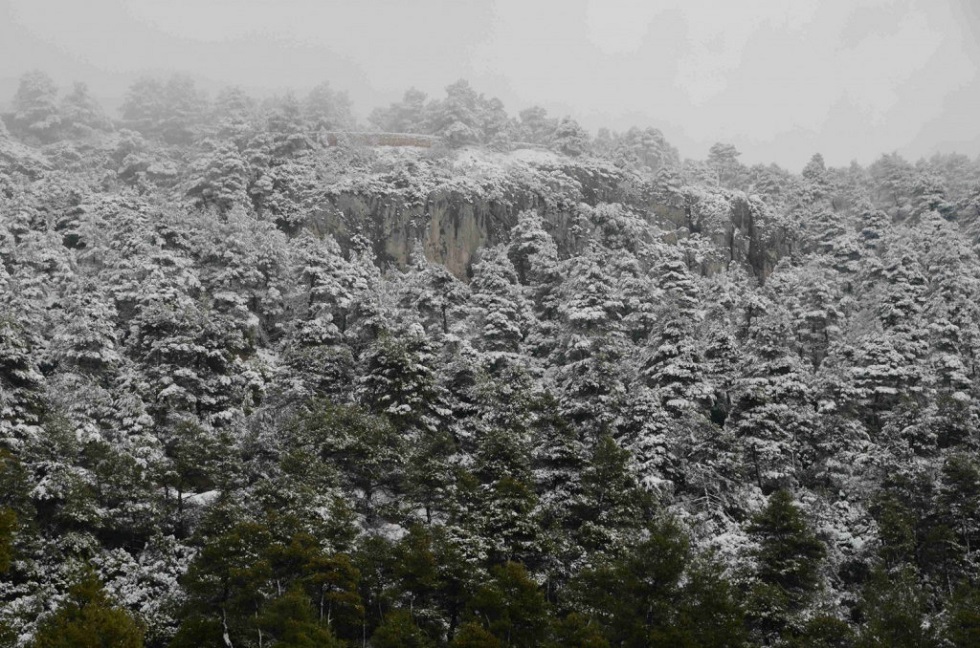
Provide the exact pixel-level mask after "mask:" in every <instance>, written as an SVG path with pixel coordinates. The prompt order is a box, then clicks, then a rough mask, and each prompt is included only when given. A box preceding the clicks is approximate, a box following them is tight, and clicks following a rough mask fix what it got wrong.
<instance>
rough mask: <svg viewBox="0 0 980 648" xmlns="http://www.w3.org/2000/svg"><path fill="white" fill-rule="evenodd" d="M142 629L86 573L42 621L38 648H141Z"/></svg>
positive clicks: (35, 641)
mask: <svg viewBox="0 0 980 648" xmlns="http://www.w3.org/2000/svg"><path fill="white" fill-rule="evenodd" d="M143 632H144V631H143V628H142V627H141V626H140V624H139V623H138V622H137V621H135V620H134V619H133V618H132V617H131V616H130V615H129V613H128V612H126V611H125V610H124V609H122V608H119V607H117V606H114V605H113V604H112V601H111V600H110V599H109V597H108V596H107V595H106V593H105V590H104V589H103V587H102V583H101V582H100V581H99V580H98V578H97V577H96V576H95V575H94V574H88V575H86V576H84V577H83V578H82V579H81V580H79V581H78V582H77V583H75V584H74V585H72V586H71V588H70V590H69V594H68V599H67V600H66V601H65V603H64V604H63V605H61V606H60V607H59V608H58V610H57V611H56V612H55V613H54V614H53V615H51V616H50V617H48V618H47V619H44V620H43V621H41V623H40V624H39V626H38V630H37V634H35V636H34V644H33V645H34V646H37V648H62V647H64V648H68V647H72V648H75V647H77V648H99V647H101V646H118V647H119V648H140V647H141V646H143Z"/></svg>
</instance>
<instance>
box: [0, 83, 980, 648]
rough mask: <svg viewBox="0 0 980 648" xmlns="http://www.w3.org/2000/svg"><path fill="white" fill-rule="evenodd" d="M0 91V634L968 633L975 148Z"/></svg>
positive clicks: (977, 316) (221, 638) (245, 638)
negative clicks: (860, 157) (774, 161)
mask: <svg viewBox="0 0 980 648" xmlns="http://www.w3.org/2000/svg"><path fill="white" fill-rule="evenodd" d="M11 106H12V110H11V111H10V112H9V113H6V114H3V115H2V117H3V120H2V122H0V645H9V646H38V647H53V646H109V645H111V646H119V647H127V648H128V647H131V646H143V645H145V646H152V647H163V646H174V647H195V646H227V647H228V648H239V647H263V648H265V647H267V648H273V647H281V648H286V647H294V648H298V647H307V646H309V647H312V646H328V647H329V646H372V647H374V648H390V647H399V646H404V647H433V648H434V647H437V646H453V647H456V648H462V647H464V646H465V647H477V646H479V647H494V646H501V647H503V646H549V647H565V646H568V647H575V646H579V647H583V648H585V647H591V648H599V647H603V646H629V647H640V646H678V647H695V646H733V647H734V646H818V647H819V646H826V647H848V646H853V647H865V646H867V647H872V646H889V647H905V646H908V647H936V648H939V647H946V646H957V647H967V646H978V645H980V455H978V454H977V453H978V449H980V426H978V424H980V376H978V364H980V247H978V242H980V159H970V158H968V157H966V156H961V155H956V154H946V155H937V156H935V157H932V158H929V159H923V160H918V161H915V162H912V161H908V160H905V159H903V158H902V157H901V156H899V155H897V154H894V153H886V154H884V155H882V156H881V157H880V159H878V160H877V161H875V162H874V163H873V164H870V165H868V166H867V167H862V166H860V165H858V164H857V163H854V164H851V165H850V166H848V167H843V168H832V167H828V166H827V165H825V163H824V160H823V158H822V157H821V156H820V155H819V154H814V155H813V157H812V159H811V160H810V162H809V163H808V164H807V165H806V167H805V168H803V169H802V172H800V173H796V172H795V171H788V170H785V169H782V168H780V167H778V166H776V165H770V166H762V165H755V166H747V165H745V164H743V163H741V162H740V160H739V152H738V150H736V148H735V147H734V146H731V145H727V144H723V143H719V144H716V145H715V146H713V147H712V148H711V150H710V152H708V155H707V158H706V159H705V160H691V159H686V160H685V159H681V157H680V156H679V154H678V152H677V150H676V149H675V148H674V147H673V146H672V145H671V144H670V143H669V142H668V141H667V139H665V137H664V135H663V134H662V133H661V132H660V131H659V130H656V129H653V128H646V129H641V128H635V129H630V130H628V131H626V132H610V131H608V130H601V131H599V133H598V134H597V135H596V136H593V135H592V134H590V133H588V132H587V131H585V130H584V129H583V128H582V127H580V126H579V125H578V124H577V123H576V122H575V121H574V120H572V119H569V118H564V119H559V118H555V117H552V116H549V114H548V113H547V112H546V111H545V110H543V109H540V108H530V109H527V110H523V111H521V112H520V113H519V114H517V115H513V114H509V113H508V112H507V111H506V110H505V108H504V106H503V104H502V103H501V102H500V101H498V100H496V99H492V98H487V97H485V96H483V95H481V94H479V92H478V91H477V90H475V89H473V88H472V87H471V86H470V85H469V84H468V83H466V82H465V81H460V82H457V83H454V84H452V85H450V86H448V87H447V88H446V92H445V95H444V96H440V97H432V98H430V97H427V96H426V95H424V94H422V93H421V92H418V91H416V90H409V91H408V92H406V93H405V95H404V99H403V100H402V101H401V102H398V103H395V104H393V105H390V106H387V107H381V108H378V109H377V110H375V111H374V112H373V113H372V114H371V116H370V118H369V120H368V121H367V123H357V122H356V120H355V118H354V117H353V115H352V110H351V105H350V101H349V100H348V98H347V96H346V95H345V94H344V93H343V92H342V91H340V90H338V89H335V88H332V87H331V86H330V85H328V84H323V85H321V86H318V87H316V88H315V89H314V90H312V91H311V92H309V93H308V94H300V95H286V96H279V97H271V98H257V97H251V96H249V95H248V94H246V93H245V92H243V91H242V90H239V89H235V88H229V89H227V90H225V91H222V92H220V93H218V94H216V95H214V96H211V97H208V96H205V94H204V93H203V92H201V91H199V90H198V89H197V88H196V86H195V84H194V82H193V81H192V80H190V79H189V78H185V77H180V76H175V77H173V78H169V79H166V78H163V79H155V78H146V79H143V80H141V81H139V82H137V83H135V84H134V85H132V87H131V88H130V89H129V91H128V94H127V96H126V99H125V101H124V103H123V105H122V108H121V110H120V111H119V114H118V115H109V114H107V113H106V112H105V111H103V110H102V108H100V106H99V105H98V103H97V102H96V101H95V100H94V99H93V97H92V96H91V94H90V93H89V91H88V90H87V88H86V86H85V85H84V84H78V85H75V86H74V87H73V88H59V87H57V86H56V85H55V84H54V83H53V82H52V80H51V79H50V78H49V77H47V76H46V75H45V74H43V73H41V72H37V73H31V74H28V75H25V76H24V77H23V78H22V79H21V83H20V86H19V89H18V90H17V93H16V95H15V96H14V97H13V98H12V101H11ZM99 641H102V643H99ZM106 641H108V643H105V642H106Z"/></svg>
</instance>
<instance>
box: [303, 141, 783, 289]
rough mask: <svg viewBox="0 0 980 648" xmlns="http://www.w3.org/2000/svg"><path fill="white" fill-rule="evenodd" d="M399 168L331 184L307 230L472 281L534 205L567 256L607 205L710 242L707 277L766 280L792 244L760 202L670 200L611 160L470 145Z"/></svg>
mask: <svg viewBox="0 0 980 648" xmlns="http://www.w3.org/2000/svg"><path fill="white" fill-rule="evenodd" d="M407 159H408V160H409V162H410V163H409V167H408V170H406V168H405V167H404V165H405V164H406V160H407ZM393 164H394V165H395V166H396V167H398V168H397V169H391V168H385V169H384V172H382V173H377V174H374V175H373V176H367V177H365V176H361V177H359V178H358V179H357V180H356V181H341V182H338V183H336V184H335V185H333V186H330V187H328V188H326V190H325V191H324V193H323V196H322V200H321V203H320V204H321V207H320V209H318V210H317V211H316V212H315V214H314V215H313V216H312V217H311V219H310V221H309V223H308V226H309V227H310V228H311V229H312V230H313V231H314V232H316V233H317V234H319V235H321V236H322V235H332V236H334V237H335V238H336V239H337V241H338V242H339V243H340V245H341V247H342V248H344V249H346V248H348V247H349V245H350V243H351V240H352V238H353V237H354V236H357V235H360V236H363V237H366V238H367V239H368V240H369V241H370V242H371V245H372V246H373V248H374V250H375V253H376V255H377V260H378V262H379V264H381V265H382V266H389V265H394V266H396V267H403V266H404V265H405V264H406V263H407V262H408V259H409V257H410V255H411V253H412V249H413V248H414V246H415V245H421V246H422V250H423V251H424V254H425V256H426V258H428V259H429V260H431V261H434V262H437V263H441V264H443V265H445V266H446V268H447V269H448V270H449V271H450V272H452V273H453V274H454V275H456V276H457V277H459V278H461V279H464V280H465V279H466V278H467V276H468V273H469V270H470V266H471V263H472V261H473V258H474V255H475V254H476V253H477V251H478V250H479V249H480V248H482V247H484V246H487V245H495V244H497V243H502V242H506V241H507V239H508V233H509V231H510V229H511V227H513V225H514V224H515V223H516V222H517V215H518V214H519V213H520V212H521V211H523V210H527V209H534V210H536V211H538V212H539V213H540V214H541V215H542V217H543V220H544V222H545V225H546V227H547V228H548V229H549V231H550V233H551V235H552V236H553V238H554V239H555V242H556V244H557V245H558V249H559V254H561V255H562V256H569V255H571V254H574V253H575V252H576V249H575V246H576V240H577V239H576V236H575V233H574V232H573V231H572V227H571V226H570V223H572V222H573V221H574V219H575V215H576V213H577V212H578V211H579V210H581V209H582V206H583V205H584V206H587V207H596V206H598V205H600V204H603V203H618V204H621V205H623V206H624V207H625V208H627V209H629V210H631V211H633V212H635V213H637V214H638V215H639V216H640V217H642V218H643V219H645V220H646V221H647V222H649V223H650V227H651V228H653V229H655V230H659V231H660V234H661V236H663V237H664V238H665V239H666V240H668V241H677V240H680V239H682V238H684V237H686V236H690V235H692V234H699V235H701V236H704V237H705V238H707V239H709V240H710V241H711V242H712V243H713V244H714V245H715V246H716V247H717V248H718V249H719V250H721V251H723V252H724V255H725V257H726V258H725V260H724V263H722V264H719V263H718V262H712V263H706V264H705V266H704V267H703V268H702V272H704V273H707V274H710V273H712V272H715V271H717V270H719V269H721V266H722V265H723V266H727V265H729V264H730V263H732V262H735V263H744V264H746V265H748V266H749V267H750V268H751V269H752V272H753V273H754V274H755V275H756V276H757V277H758V278H760V279H764V278H765V277H766V276H768V274H769V273H770V272H771V271H772V269H773V267H774V266H775V264H776V262H777V261H778V260H779V258H780V257H781V256H783V255H785V254H787V253H788V252H789V251H790V249H791V246H790V245H789V241H790V237H789V236H788V235H787V228H786V227H785V226H784V224H783V223H782V222H780V221H779V219H778V218H776V217H775V215H774V214H772V212H771V211H770V210H768V209H767V207H766V206H765V205H763V204H762V203H761V202H760V201H758V200H756V199H753V198H750V197H748V196H746V195H745V194H742V193H741V192H728V191H725V190H722V189H719V190H717V191H716V192H711V191H706V190H704V189H697V190H694V189H690V190H688V189H684V190H682V191H680V192H677V193H675V194H674V195H672V196H671V197H670V200H669V201H668V200H665V197H664V196H662V195H658V194H657V192H656V191H655V190H654V187H653V185H652V183H651V182H650V181H649V180H646V179H644V178H642V177H640V176H637V175H636V174H634V173H632V172H629V171H625V170H623V169H619V168H617V167H615V166H613V165H610V164H609V163H607V162H599V161H596V160H582V159H572V158H564V157H560V156H556V155H552V154H545V153H543V152H540V151H518V152H515V153H512V154H509V155H504V154H488V153H486V152H476V151H464V152H463V153H461V154H459V157H457V158H454V159H453V160H451V161H446V160H442V161H438V162H432V161H430V160H427V159H425V158H424V157H422V154H421V153H417V154H415V159H412V158H411V156H406V154H405V153H404V152H401V154H400V156H399V157H398V159H397V162H395V163H393ZM398 165H402V166H400V167H399V166H398ZM443 165H445V166H443Z"/></svg>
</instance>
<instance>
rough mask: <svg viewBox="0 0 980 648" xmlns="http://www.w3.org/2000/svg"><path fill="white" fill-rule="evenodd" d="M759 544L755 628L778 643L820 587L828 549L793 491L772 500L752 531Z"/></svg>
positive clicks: (753, 591)
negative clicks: (822, 562) (805, 514)
mask: <svg viewBox="0 0 980 648" xmlns="http://www.w3.org/2000/svg"><path fill="white" fill-rule="evenodd" d="M748 532H749V534H750V535H751V536H752V537H753V538H754V539H755V540H756V542H757V543H758V549H757V551H756V552H755V558H756V564H757V567H756V570H755V575H754V576H755V578H754V582H753V585H752V589H751V591H750V596H749V616H750V620H751V623H752V625H753V627H754V628H755V629H756V630H757V632H759V633H760V634H761V636H762V637H765V638H767V641H769V640H771V639H772V638H773V637H778V636H779V635H780V634H781V633H782V632H783V631H784V629H785V628H786V626H787V625H788V624H789V623H790V621H791V619H792V618H793V616H794V615H795V614H796V613H797V612H799V611H800V610H801V609H803V608H804V607H805V606H806V604H807V601H808V600H809V598H810V597H812V596H813V594H814V592H815V591H817V590H818V589H819V585H820V571H819V568H820V563H821V561H822V560H823V558H824V557H825V556H826V552H827V550H826V547H825V545H824V543H823V542H821V541H820V540H818V539H817V538H816V537H815V536H814V535H813V532H812V531H811V530H810V528H809V525H808V524H807V521H806V518H805V517H804V515H803V512H802V511H801V510H800V509H799V507H797V506H796V504H795V503H794V502H793V496H792V494H791V493H790V492H789V491H785V490H779V491H776V492H775V493H773V494H772V495H771V496H770V497H769V501H768V503H767V504H766V507H765V508H764V509H762V510H761V511H760V512H759V513H757V514H756V515H755V516H754V517H753V518H752V521H751V523H750V524H749V527H748Z"/></svg>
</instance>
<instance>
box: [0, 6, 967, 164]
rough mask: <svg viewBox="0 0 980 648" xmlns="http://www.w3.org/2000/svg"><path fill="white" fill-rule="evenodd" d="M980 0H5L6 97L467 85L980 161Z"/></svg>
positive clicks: (817, 140) (729, 131)
mask: <svg viewBox="0 0 980 648" xmlns="http://www.w3.org/2000/svg"><path fill="white" fill-rule="evenodd" d="M978 42H980V0H555V1H552V0H549V1H547V2H545V1H541V2H535V1H534V0H497V1H495V2H489V1H488V0H473V1H470V0H390V1H382V0H357V1H351V2H329V1H326V0H64V1H50V0H0V103H6V102H7V101H9V98H10V97H11V96H12V94H13V92H14V91H15V89H16V79H17V77H19V76H20V75H21V74H22V73H24V72H25V71H27V70H30V69H35V68H36V69H42V70H44V71H46V72H48V73H49V74H50V75H51V76H52V77H53V78H54V79H55V80H56V81H57V82H59V83H60V84H64V85H67V84H68V83H70V82H71V81H74V80H82V81H86V82H88V83H89V85H90V87H91V88H92V90H93V92H94V93H95V94H96V95H97V96H99V97H101V98H102V99H103V100H104V101H105V102H106V103H107V104H110V105H112V104H114V103H118V101H119V99H120V98H121V96H122V95H123V93H124V91H125V88H126V86H127V85H128V84H129V83H131V82H132V81H133V80H134V79H135V78H136V77H138V76H139V75H140V74H141V73H144V72H150V73H159V74H169V73H170V72H173V71H180V72H188V73H191V74H192V75H193V76H194V77H195V78H196V79H198V81H199V83H200V84H201V86H202V87H205V88H209V89H216V88H218V87H220V86H222V85H226V84H236V85H241V86H243V87H246V88H247V89H250V90H252V91H254V92H256V93H270V92H281V91H283V90H285V89H286V88H290V87H291V88H293V89H295V90H297V91H298V92H300V93H303V92H305V91H306V90H307V89H309V88H310V87H312V86H313V85H315V84H317V83H319V82H321V81H324V80H326V81H329V82H330V83H331V85H332V86H333V87H335V88H337V89H341V90H347V91H348V92H349V94H350V96H351V99H352V100H353V102H354V106H355V111H356V113H357V114H358V117H359V118H364V117H366V115H367V114H368V113H369V112H370V110H371V109H372V108H374V107H376V106H379V105H386V104H387V103H389V102H391V101H395V100H398V99H399V98H400V97H401V95H402V94H403V92H404V91H405V90H406V89H408V88H409V87H410V86H415V87H417V88H419V89H420V90H423V91H425V92H427V93H428V94H429V95H430V96H433V97H442V95H443V88H444V87H445V86H446V85H448V84H449V83H452V82H453V81H455V80H456V79H459V78H466V79H468V80H469V81H470V83H471V84H472V85H473V87H474V88H475V89H476V90H477V91H479V92H482V93H484V94H486V95H488V96H496V97H499V98H500V99H502V100H503V101H504V104H505V106H506V108H507V110H508V112H509V113H511V114H512V115H516V114H517V112H518V111H519V110H521V109H523V108H526V107H528V106H531V105H534V104H539V105H542V106H544V107H546V108H547V109H548V110H549V112H550V113H552V114H553V115H554V116H563V115H570V116H572V117H574V118H575V119H577V120H578V121H579V122H581V123H582V124H583V125H584V126H585V127H586V128H588V129H590V130H591V131H593V132H595V130H596V129H597V128H599V127H601V126H606V127H609V128H611V129H613V130H625V129H626V128H628V127H630V126H634V125H636V126H641V127H645V126H655V127H658V128H660V129H661V130H662V131H663V132H664V134H665V135H666V137H667V139H668V140H670V141H671V142H672V143H674V144H675V145H677V146H678V147H679V148H680V150H681V154H682V155H683V156H685V157H693V158H704V157H705V156H706V155H707V150H708V148H709V147H710V146H711V144H713V143H714V142H716V141H725V142H731V143H733V144H735V146H736V147H738V149H739V150H741V151H742V154H743V155H742V158H741V159H742V161H743V162H745V163H747V164H752V163H756V162H764V163H768V162H776V163H778V164H781V165H783V166H786V167H787V168H789V169H790V170H792V171H799V170H800V168H801V167H802V166H803V164H804V163H805V162H806V160H807V159H809V157H810V156H811V155H812V154H813V153H815V152H820V153H822V154H823V155H824V157H825V159H826V160H827V163H828V164H832V165H845V164H848V163H849V162H850V161H851V160H853V159H856V160H857V161H859V162H861V163H862V164H866V163H869V162H871V161H873V160H874V159H875V158H877V157H878V156H879V155H880V154H881V153H884V152H891V151H896V150H897V151H898V152H900V153H902V154H903V155H905V156H906V157H908V158H910V159H913V160H914V159H916V158H918V157H920V156H923V155H929V154H931V153H933V152H935V151H944V152H953V151H957V152H962V153H966V154H968V155H970V156H975V155H977V154H980V117H978V114H980V45H978Z"/></svg>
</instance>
